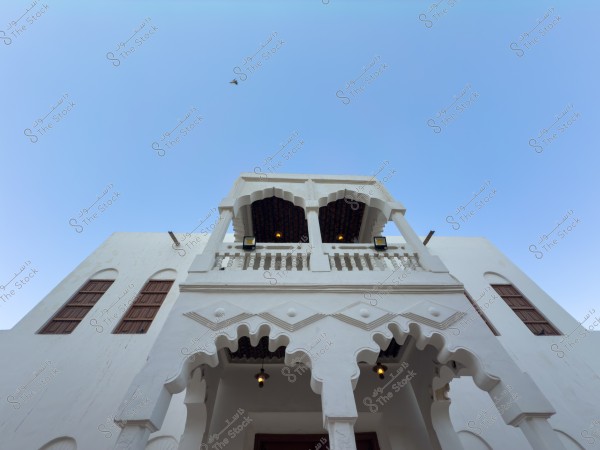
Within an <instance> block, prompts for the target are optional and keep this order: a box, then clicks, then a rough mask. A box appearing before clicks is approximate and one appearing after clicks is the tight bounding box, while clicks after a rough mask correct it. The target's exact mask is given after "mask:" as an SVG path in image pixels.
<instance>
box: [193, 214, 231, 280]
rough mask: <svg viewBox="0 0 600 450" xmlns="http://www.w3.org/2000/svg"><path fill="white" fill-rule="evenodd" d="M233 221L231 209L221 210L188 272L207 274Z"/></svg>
mask: <svg viewBox="0 0 600 450" xmlns="http://www.w3.org/2000/svg"><path fill="white" fill-rule="evenodd" d="M232 219H233V208H230V207H228V208H223V209H222V210H221V215H220V217H219V221H218V222H217V224H216V225H215V229H214V230H213V231H212V233H211V235H210V238H209V239H208V242H207V243H206V246H205V247H204V250H203V251H202V254H200V255H198V256H196V258H195V259H194V262H192V265H191V266H190V272H208V271H209V270H211V269H212V268H213V266H214V264H215V257H216V254H217V252H218V251H219V247H220V246H221V244H222V243H223V239H224V238H225V234H227V230H228V229H229V224H230V223H231V221H232Z"/></svg>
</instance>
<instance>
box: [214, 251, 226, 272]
mask: <svg viewBox="0 0 600 450" xmlns="http://www.w3.org/2000/svg"><path fill="white" fill-rule="evenodd" d="M223 258H225V255H223V254H222V253H217V257H216V258H215V265H214V267H213V270H219V269H220V268H221V264H222V263H223Z"/></svg>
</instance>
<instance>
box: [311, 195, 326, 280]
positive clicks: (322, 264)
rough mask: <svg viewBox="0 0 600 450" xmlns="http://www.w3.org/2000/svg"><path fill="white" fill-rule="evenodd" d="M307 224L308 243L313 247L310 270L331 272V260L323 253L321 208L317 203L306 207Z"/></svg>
mask: <svg viewBox="0 0 600 450" xmlns="http://www.w3.org/2000/svg"><path fill="white" fill-rule="evenodd" d="M306 222H307V224H308V241H309V243H310V246H311V255H310V270H311V271H312V272H330V271H331V267H330V266H329V258H328V257H327V255H326V254H325V253H324V251H323V240H322V238H321V227H320V225H319V207H318V205H317V204H316V202H315V204H314V205H310V206H307V207H306Z"/></svg>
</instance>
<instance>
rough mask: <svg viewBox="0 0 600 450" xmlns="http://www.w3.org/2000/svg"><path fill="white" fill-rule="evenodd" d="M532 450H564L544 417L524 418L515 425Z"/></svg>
mask: <svg viewBox="0 0 600 450" xmlns="http://www.w3.org/2000/svg"><path fill="white" fill-rule="evenodd" d="M516 426H518V427H519V428H520V429H521V431H522V432H523V434H524V435H525V437H526V438H527V440H528V441H529V444H531V448H532V449H533V450H565V447H564V446H563V445H562V443H561V442H560V441H559V439H558V436H557V434H556V433H555V432H554V430H553V429H552V427H551V426H550V424H549V423H548V420H547V419H546V417H539V416H524V418H523V419H521V421H520V422H519V423H517V425H516Z"/></svg>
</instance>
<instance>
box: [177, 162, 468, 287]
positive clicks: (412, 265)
mask: <svg viewBox="0 0 600 450" xmlns="http://www.w3.org/2000/svg"><path fill="white" fill-rule="evenodd" d="M405 212H406V209H405V208H404V206H403V205H402V204H401V203H399V202H397V201H395V200H394V198H393V197H392V196H391V195H390V194H389V192H388V191H387V190H386V189H385V187H384V186H383V185H382V184H381V183H380V182H378V181H377V180H376V179H375V178H374V177H367V176H347V175H301V174H272V175H268V176H267V175H265V174H254V173H243V174H241V176H240V177H239V178H238V179H237V181H236V182H235V184H234V187H233V189H232V190H231V192H230V193H229V195H228V196H227V197H226V198H225V199H223V201H222V202H221V204H220V205H219V218H218V220H217V221H216V223H215V224H214V229H213V230H212V234H211V235H210V237H209V239H208V242H207V244H206V246H205V247H204V250H203V251H202V253H201V254H199V255H197V256H196V257H195V259H194V261H193V263H192V264H191V267H190V269H189V273H190V276H189V277H188V280H187V282H186V284H190V283H191V284H196V283H200V284H203V285H204V284H207V283H213V282H214V283H215V286H216V284H219V285H220V286H223V284H225V285H232V284H238V285H239V284H244V285H247V284H262V285H264V284H265V283H267V284H271V285H275V284H279V283H280V282H281V284H285V285H287V286H288V287H291V286H292V285H298V286H300V285H303V286H306V285H315V284H316V285H322V284H329V285H339V286H340V287H341V286H343V285H347V286H350V285H369V284H370V285H373V284H375V283H379V284H388V285H394V284H396V285H414V286H418V285H440V286H449V285H453V286H456V285H457V282H456V280H455V279H454V278H453V277H451V276H450V275H449V274H448V269H447V268H446V267H445V265H444V264H443V263H442V261H441V260H440V259H439V258H438V257H437V256H434V255H432V254H430V252H429V251H428V249H427V247H426V246H425V245H424V244H423V242H422V241H421V240H420V238H419V237H418V236H417V234H416V233H415V232H414V230H413V229H412V228H411V226H410V225H409V224H408V222H407V221H406V218H405V216H404V214H405ZM390 221H391V222H393V223H394V224H395V225H396V227H397V228H398V230H399V232H400V234H401V236H402V237H403V239H404V242H402V243H389V244H388V243H387V242H385V239H383V240H382V239H380V238H382V237H383V238H384V236H382V234H383V229H384V227H385V225H386V224H387V223H388V222H390ZM231 224H233V232H234V242H233V243H231V242H228V243H227V242H224V238H225V235H226V233H227V230H228V229H229V228H230V225H231ZM376 238H377V239H376ZM376 244H377V245H376ZM273 280H275V281H273Z"/></svg>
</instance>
